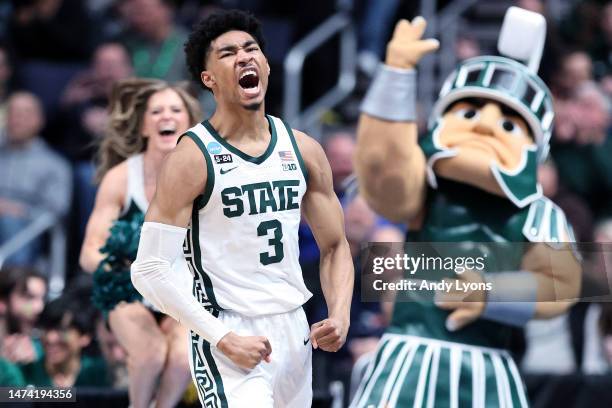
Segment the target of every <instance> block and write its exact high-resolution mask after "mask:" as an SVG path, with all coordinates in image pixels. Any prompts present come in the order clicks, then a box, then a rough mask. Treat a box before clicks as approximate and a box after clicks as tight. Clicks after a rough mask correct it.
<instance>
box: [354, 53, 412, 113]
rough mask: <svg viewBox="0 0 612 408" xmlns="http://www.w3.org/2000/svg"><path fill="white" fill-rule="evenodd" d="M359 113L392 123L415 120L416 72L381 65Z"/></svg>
mask: <svg viewBox="0 0 612 408" xmlns="http://www.w3.org/2000/svg"><path fill="white" fill-rule="evenodd" d="M361 112H363V113H367V114H368V115H370V116H373V117H375V118H378V119H383V120H389V121H394V122H413V121H415V120H416V71H415V70H414V69H399V68H393V67H390V66H388V65H384V64H381V65H380V67H379V69H378V72H377V73H376V76H375V77H374V80H373V81H372V84H371V85H370V88H369V89H368V92H367V93H366V96H365V98H364V100H363V103H362V104H361Z"/></svg>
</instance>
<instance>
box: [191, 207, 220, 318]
mask: <svg viewBox="0 0 612 408" xmlns="http://www.w3.org/2000/svg"><path fill="white" fill-rule="evenodd" d="M198 212H199V210H198V209H196V207H195V206H194V207H193V209H192V211H191V245H192V247H191V249H193V253H192V254H191V258H190V259H189V261H190V262H191V266H192V267H193V269H194V270H195V271H196V272H197V274H198V275H199V278H200V280H201V281H202V283H204V291H205V292H206V297H207V300H208V301H209V302H210V304H211V305H212V306H213V307H214V308H215V309H217V310H223V308H222V307H221V306H219V304H218V303H217V299H216V297H215V292H214V290H213V285H212V281H211V280H210V276H208V273H206V271H205V270H204V268H203V267H202V252H201V250H200V228H199V223H200V219H199V213H198Z"/></svg>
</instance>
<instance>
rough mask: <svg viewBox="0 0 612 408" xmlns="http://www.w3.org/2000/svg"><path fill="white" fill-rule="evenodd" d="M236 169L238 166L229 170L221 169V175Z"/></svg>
mask: <svg viewBox="0 0 612 408" xmlns="http://www.w3.org/2000/svg"><path fill="white" fill-rule="evenodd" d="M237 168H238V166H236V167H232V168H231V169H221V174H225V173H229V172H230V171H232V170H235V169H237Z"/></svg>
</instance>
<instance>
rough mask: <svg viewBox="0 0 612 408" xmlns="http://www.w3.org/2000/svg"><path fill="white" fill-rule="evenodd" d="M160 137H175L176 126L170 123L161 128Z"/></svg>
mask: <svg viewBox="0 0 612 408" xmlns="http://www.w3.org/2000/svg"><path fill="white" fill-rule="evenodd" d="M159 135H160V136H175V135H176V125H174V124H171V123H168V124H164V125H162V126H160V128H159Z"/></svg>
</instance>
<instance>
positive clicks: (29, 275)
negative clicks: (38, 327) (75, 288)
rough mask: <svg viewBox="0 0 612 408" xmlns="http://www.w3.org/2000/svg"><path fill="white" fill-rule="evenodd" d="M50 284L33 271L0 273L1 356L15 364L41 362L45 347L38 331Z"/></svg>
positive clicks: (6, 271)
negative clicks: (36, 328)
mask: <svg viewBox="0 0 612 408" xmlns="http://www.w3.org/2000/svg"><path fill="white" fill-rule="evenodd" d="M46 295H47V281H46V279H45V278H44V276H42V275H41V274H40V273H39V272H37V271H36V270H34V269H30V268H4V269H2V271H0V356H1V357H2V358H5V359H6V360H8V361H11V362H13V363H19V364H25V363H30V362H33V361H36V360H38V359H39V358H40V357H41V355H42V346H41V344H40V340H39V338H38V336H37V334H36V331H35V329H34V325H35V323H36V320H37V319H38V317H39V315H40V313H41V312H42V310H43V307H44V304H45V297H46Z"/></svg>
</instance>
